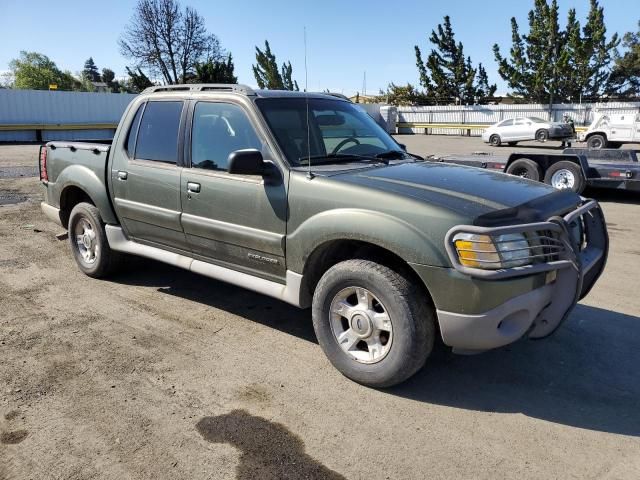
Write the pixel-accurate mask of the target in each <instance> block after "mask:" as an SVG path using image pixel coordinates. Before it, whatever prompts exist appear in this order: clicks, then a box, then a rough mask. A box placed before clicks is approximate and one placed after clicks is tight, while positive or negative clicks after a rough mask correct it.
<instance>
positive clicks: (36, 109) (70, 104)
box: [0, 89, 135, 141]
mask: <svg viewBox="0 0 640 480" xmlns="http://www.w3.org/2000/svg"><path fill="white" fill-rule="evenodd" d="M133 98H135V95H132V94H123V93H90V92H56V91H42V90H11V89H6V90H4V89H2V90H0V125H15V124H48V125H52V124H54V125H55V124H93V123H102V124H104V123H112V124H117V123H118V122H119V121H120V117H121V116H122V113H123V112H124V110H125V108H126V107H127V105H129V102H131V100H132V99H133ZM42 137H43V140H57V139H65V140H82V139H109V138H111V137H113V130H44V131H43V132H42ZM35 140H36V132H35V130H25V131H0V141H35Z"/></svg>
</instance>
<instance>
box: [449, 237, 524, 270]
mask: <svg viewBox="0 0 640 480" xmlns="http://www.w3.org/2000/svg"><path fill="white" fill-rule="evenodd" d="M453 243H454V245H455V247H456V251H457V252H458V259H459V260H460V263H461V264H462V265H464V266H465V267H473V268H483V269H485V270H499V269H502V268H512V267H520V266H522V265H528V264H530V263H531V258H530V255H531V251H530V246H529V242H527V239H526V238H525V236H524V235H523V234H521V233H507V234H505V235H496V236H491V235H480V234H476V233H458V234H457V235H456V236H454V237H453Z"/></svg>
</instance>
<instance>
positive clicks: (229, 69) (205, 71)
mask: <svg viewBox="0 0 640 480" xmlns="http://www.w3.org/2000/svg"><path fill="white" fill-rule="evenodd" d="M195 69H196V73H195V76H194V78H193V80H192V81H193V82H194V83H238V78H237V77H236V76H235V75H234V69H235V66H234V64H233V57H232V56H231V54H229V55H227V58H226V60H214V59H211V58H210V59H208V60H207V61H206V62H202V63H200V62H198V63H196V64H195Z"/></svg>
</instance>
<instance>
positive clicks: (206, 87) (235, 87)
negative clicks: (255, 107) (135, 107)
mask: <svg viewBox="0 0 640 480" xmlns="http://www.w3.org/2000/svg"><path fill="white" fill-rule="evenodd" d="M181 91H186V92H205V91H217V92H233V93H240V94H242V95H255V94H256V93H255V92H254V91H253V89H252V88H251V87H249V86H247V85H242V84H231V83H193V84H190V83H187V84H182V85H160V86H156V87H149V88H145V89H144V91H143V92H142V93H156V92H181Z"/></svg>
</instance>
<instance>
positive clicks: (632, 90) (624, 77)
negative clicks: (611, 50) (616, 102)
mask: <svg viewBox="0 0 640 480" xmlns="http://www.w3.org/2000/svg"><path fill="white" fill-rule="evenodd" d="M622 46H623V47H624V48H625V52H624V54H623V55H619V54H617V53H616V55H615V66H614V67H613V71H612V72H611V76H610V78H609V82H608V85H607V91H608V93H610V94H614V95H619V96H621V97H629V98H631V97H638V96H640V22H638V31H637V32H628V33H626V34H625V36H624V38H623V40H622Z"/></svg>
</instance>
